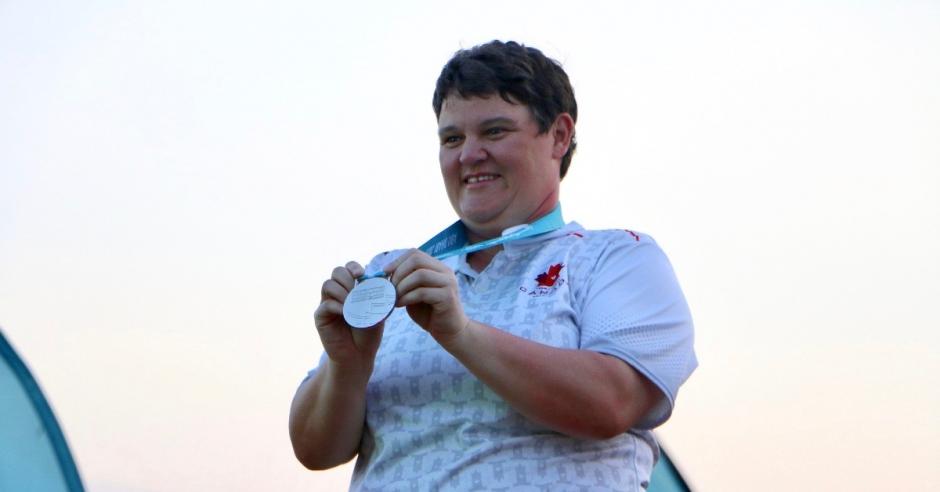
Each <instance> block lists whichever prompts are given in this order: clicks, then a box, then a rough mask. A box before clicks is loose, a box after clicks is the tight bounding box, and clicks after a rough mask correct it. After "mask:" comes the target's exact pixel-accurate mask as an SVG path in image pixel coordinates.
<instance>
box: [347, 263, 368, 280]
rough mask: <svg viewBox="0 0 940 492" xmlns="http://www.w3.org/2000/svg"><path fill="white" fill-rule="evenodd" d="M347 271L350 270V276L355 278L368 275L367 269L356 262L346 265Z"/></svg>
mask: <svg viewBox="0 0 940 492" xmlns="http://www.w3.org/2000/svg"><path fill="white" fill-rule="evenodd" d="M346 270H349V274H350V275H352V277H353V278H359V277H361V276H363V275H365V273H366V269H365V268H363V267H362V265H360V264H358V263H356V262H355V261H350V262H349V263H346Z"/></svg>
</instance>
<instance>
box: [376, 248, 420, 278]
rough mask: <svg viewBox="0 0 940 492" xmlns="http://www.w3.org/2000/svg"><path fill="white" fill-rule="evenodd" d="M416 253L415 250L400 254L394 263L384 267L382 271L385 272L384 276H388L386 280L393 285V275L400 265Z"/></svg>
mask: <svg viewBox="0 0 940 492" xmlns="http://www.w3.org/2000/svg"><path fill="white" fill-rule="evenodd" d="M418 252H419V251H418V250H417V249H410V250H408V251H406V252H404V253H402V254H401V256H399V257H398V258H395V260H394V261H392V262H391V263H389V264H388V265H385V268H383V269H382V271H383V272H385V274H386V275H388V279H389V280H390V281H391V282H392V283H395V280H394V276H395V273H396V272H397V271H398V268H399V267H400V266H401V265H402V263H404V262H405V261H407V260H408V259H409V258H411V257H412V256H414V255H415V253H418Z"/></svg>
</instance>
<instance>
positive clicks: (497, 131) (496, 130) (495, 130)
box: [483, 126, 506, 137]
mask: <svg viewBox="0 0 940 492" xmlns="http://www.w3.org/2000/svg"><path fill="white" fill-rule="evenodd" d="M483 133H485V134H486V135H487V136H490V137H498V136H500V135H502V134H504V133H506V129H505V128H503V127H501V126H494V127H492V128H487V129H486V131H485V132H483Z"/></svg>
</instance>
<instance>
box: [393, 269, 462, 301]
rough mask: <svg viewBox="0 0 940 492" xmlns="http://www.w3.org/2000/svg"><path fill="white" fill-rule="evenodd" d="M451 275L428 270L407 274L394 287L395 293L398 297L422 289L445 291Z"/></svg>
mask: <svg viewBox="0 0 940 492" xmlns="http://www.w3.org/2000/svg"><path fill="white" fill-rule="evenodd" d="M450 277H451V275H447V274H445V273H441V272H437V271H434V270H431V269H428V268H420V269H418V270H414V271H412V272H411V273H409V274H408V275H407V276H406V277H405V278H403V279H401V280H400V281H399V282H398V285H396V286H395V292H396V293H397V294H398V296H399V297H401V296H404V295H405V294H407V293H409V292H411V291H413V290H415V289H419V288H422V287H431V288H440V289H446V288H448V287H449V282H448V280H449V279H450Z"/></svg>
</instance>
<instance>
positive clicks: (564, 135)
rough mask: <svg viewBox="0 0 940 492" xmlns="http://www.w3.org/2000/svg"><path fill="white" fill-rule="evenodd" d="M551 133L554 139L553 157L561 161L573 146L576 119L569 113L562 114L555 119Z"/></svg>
mask: <svg viewBox="0 0 940 492" xmlns="http://www.w3.org/2000/svg"><path fill="white" fill-rule="evenodd" d="M549 132H550V133H551V135H552V138H554V144H553V145H554V146H553V147H552V157H553V158H555V159H559V160H560V159H561V158H562V157H564V156H565V154H566V153H567V152H568V147H570V146H571V137H573V136H574V118H572V117H571V115H570V114H568V113H561V114H560V115H558V117H557V118H555V123H553V124H552V127H551V128H550V129H549Z"/></svg>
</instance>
